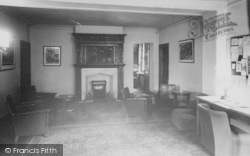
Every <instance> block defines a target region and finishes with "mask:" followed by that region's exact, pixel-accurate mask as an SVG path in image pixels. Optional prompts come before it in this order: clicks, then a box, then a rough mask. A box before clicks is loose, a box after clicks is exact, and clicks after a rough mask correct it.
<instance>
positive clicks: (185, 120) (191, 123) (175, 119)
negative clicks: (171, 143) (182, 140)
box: [171, 92, 206, 131]
mask: <svg viewBox="0 0 250 156" xmlns="http://www.w3.org/2000/svg"><path fill="white" fill-rule="evenodd" d="M205 95H206V94H204V93H198V92H192V93H191V94H190V100H189V103H188V106H186V107H180V108H178V107H177V108H175V109H173V110H172V113H171V120H172V123H173V124H174V125H175V127H177V128H178V130H180V131H184V130H195V129H196V117H197V116H196V108H197V96H205Z"/></svg>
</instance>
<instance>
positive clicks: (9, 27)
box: [0, 10, 28, 117]
mask: <svg viewBox="0 0 250 156" xmlns="http://www.w3.org/2000/svg"><path fill="white" fill-rule="evenodd" d="M0 21H1V22H0V29H3V30H6V31H9V32H10V34H11V36H12V39H14V41H15V69H14V70H6V71H0V117H2V116H3V115H5V114H6V113H7V107H6V104H5V98H6V96H7V95H9V94H10V95H12V96H13V97H14V98H17V97H18V95H19V91H20V40H24V41H28V28H27V26H26V25H25V24H24V23H22V22H21V21H17V20H15V19H14V18H12V17H11V16H9V15H8V14H6V13H4V12H1V10H0Z"/></svg>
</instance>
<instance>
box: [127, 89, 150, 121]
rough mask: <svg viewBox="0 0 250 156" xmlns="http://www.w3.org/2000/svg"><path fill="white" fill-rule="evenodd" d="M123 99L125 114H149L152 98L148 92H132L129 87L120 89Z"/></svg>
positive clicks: (145, 115)
mask: <svg viewBox="0 0 250 156" xmlns="http://www.w3.org/2000/svg"><path fill="white" fill-rule="evenodd" d="M122 96H123V100H124V102H125V105H126V111H127V116H128V117H132V116H137V117H147V116H148V115H150V114H151V110H152V104H153V103H154V99H153V98H152V96H151V95H150V94H137V95H135V94H133V93H130V92H129V88H128V87H126V88H124V89H122Z"/></svg>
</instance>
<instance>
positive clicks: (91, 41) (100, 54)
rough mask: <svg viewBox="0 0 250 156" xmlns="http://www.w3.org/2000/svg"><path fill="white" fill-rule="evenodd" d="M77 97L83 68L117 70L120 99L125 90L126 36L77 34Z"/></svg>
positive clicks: (74, 34)
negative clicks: (124, 50) (124, 49)
mask: <svg viewBox="0 0 250 156" xmlns="http://www.w3.org/2000/svg"><path fill="white" fill-rule="evenodd" d="M73 36H74V39H75V45H76V46H75V47H76V64H75V67H76V95H77V96H78V97H79V99H80V96H81V95H80V94H81V87H79V86H81V85H80V84H81V82H80V81H81V72H80V71H81V68H117V69H118V70H117V74H118V88H117V89H118V99H121V93H120V91H121V89H122V88H123V67H124V63H123V43H124V37H125V35H124V34H76V33H73Z"/></svg>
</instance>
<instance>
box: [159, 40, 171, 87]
mask: <svg viewBox="0 0 250 156" xmlns="http://www.w3.org/2000/svg"><path fill="white" fill-rule="evenodd" d="M168 81H169V44H168V43H166V44H160V46H159V88H160V87H161V86H163V85H167V84H168Z"/></svg>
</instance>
